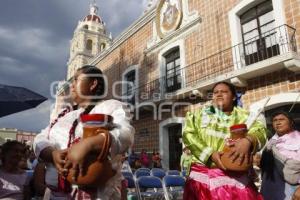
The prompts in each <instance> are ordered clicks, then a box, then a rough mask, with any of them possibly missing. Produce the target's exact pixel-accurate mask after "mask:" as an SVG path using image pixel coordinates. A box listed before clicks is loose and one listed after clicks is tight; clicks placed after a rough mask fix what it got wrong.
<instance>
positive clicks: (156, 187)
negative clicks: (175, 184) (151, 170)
mask: <svg viewBox="0 0 300 200" xmlns="http://www.w3.org/2000/svg"><path fill="white" fill-rule="evenodd" d="M136 185H137V191H138V196H139V200H144V199H161V200H162V199H164V191H163V189H162V182H161V180H160V178H158V177H155V176H141V177H139V178H138V179H137V181H136Z"/></svg>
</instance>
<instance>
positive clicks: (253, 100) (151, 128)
mask: <svg viewBox="0 0 300 200" xmlns="http://www.w3.org/2000/svg"><path fill="white" fill-rule="evenodd" d="M299 28H300V2H299V1H298V0H231V1H229V0H211V1H202V0H158V1H157V3H156V5H155V6H153V7H152V8H150V9H149V10H148V11H147V12H145V13H144V15H143V16H141V18H139V19H137V20H136V21H135V22H134V23H133V24H132V25H130V26H129V27H128V28H127V29H126V30H125V31H124V32H123V33H122V34H121V35H119V36H118V37H117V38H116V39H115V40H114V41H113V42H112V43H111V46H110V47H109V48H107V49H106V50H105V51H100V52H99V53H98V54H97V55H96V56H94V57H93V58H92V59H89V60H88V63H90V64H92V65H96V66H97V67H99V68H100V69H101V70H102V71H103V72H104V74H105V75H106V76H107V79H108V86H109V89H108V96H107V98H116V99H120V100H122V101H126V102H128V103H130V104H131V105H132V108H133V114H134V120H133V125H134V127H135V129H136V135H135V143H134V146H133V148H134V150H135V151H141V150H142V149H146V150H147V151H149V152H152V150H153V149H155V150H159V152H160V155H161V157H162V162H163V166H164V167H166V168H172V169H176V168H178V164H179V158H180V155H181V151H182V150H181V149H182V143H181V136H182V129H183V126H184V116H185V114H186V112H188V111H193V110H195V109H198V108H200V107H201V106H202V105H203V104H204V103H208V102H209V101H210V96H211V95H210V94H211V88H212V86H213V85H214V84H215V83H216V82H218V81H228V82H231V83H233V84H234V85H236V86H237V87H238V91H239V96H241V101H242V103H243V107H245V108H248V109H250V110H251V111H253V112H258V111H259V110H263V111H264V112H265V115H266V118H267V122H268V119H269V116H270V113H272V112H273V111H274V110H276V109H286V110H288V111H289V110H290V109H291V108H292V111H291V112H292V114H293V115H294V118H295V119H296V120H300V118H299V115H300V114H299V108H300V107H299V105H298V104H297V103H298V102H299V101H300V98H298V97H299V91H298V90H299V88H300V75H299V74H298V72H299V71H300V60H299V59H300V58H299V48H300V34H299V31H297V29H299ZM83 42H85V43H86V44H87V43H88V38H85V39H84V41H83ZM71 49H72V47H71ZM71 57H72V56H71ZM69 70H72V69H70V68H69ZM121 81H123V84H122V83H121ZM124 82H125V83H124Z"/></svg>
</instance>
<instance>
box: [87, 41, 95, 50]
mask: <svg viewBox="0 0 300 200" xmlns="http://www.w3.org/2000/svg"><path fill="white" fill-rule="evenodd" d="M86 49H87V50H89V51H92V50H93V40H91V39H88V40H87V41H86Z"/></svg>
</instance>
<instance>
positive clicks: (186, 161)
mask: <svg viewBox="0 0 300 200" xmlns="http://www.w3.org/2000/svg"><path fill="white" fill-rule="evenodd" d="M182 151H183V152H182V154H181V157H180V168H181V171H189V167H190V166H191V162H192V154H191V151H190V150H189V149H188V148H187V147H184V148H183V150H182Z"/></svg>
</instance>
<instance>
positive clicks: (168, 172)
mask: <svg viewBox="0 0 300 200" xmlns="http://www.w3.org/2000/svg"><path fill="white" fill-rule="evenodd" d="M167 175H180V171H178V170H168V171H167Z"/></svg>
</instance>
